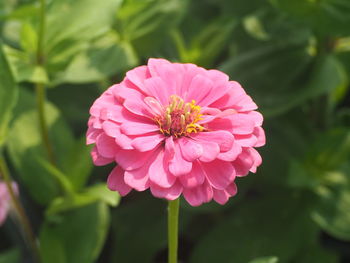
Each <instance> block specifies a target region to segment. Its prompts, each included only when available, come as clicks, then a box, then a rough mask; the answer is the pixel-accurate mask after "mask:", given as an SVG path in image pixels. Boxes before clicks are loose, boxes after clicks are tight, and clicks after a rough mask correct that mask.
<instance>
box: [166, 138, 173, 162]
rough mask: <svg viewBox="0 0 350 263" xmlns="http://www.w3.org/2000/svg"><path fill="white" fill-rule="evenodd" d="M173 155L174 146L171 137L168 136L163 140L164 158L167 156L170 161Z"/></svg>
mask: <svg viewBox="0 0 350 263" xmlns="http://www.w3.org/2000/svg"><path fill="white" fill-rule="evenodd" d="M174 155H175V144H174V140H173V137H172V136H170V137H168V138H166V139H165V156H167V158H168V160H171V159H172V158H173V157H174Z"/></svg>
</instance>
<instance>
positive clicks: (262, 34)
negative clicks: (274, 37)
mask: <svg viewBox="0 0 350 263" xmlns="http://www.w3.org/2000/svg"><path fill="white" fill-rule="evenodd" d="M243 26H244V28H245V30H246V31H247V33H249V34H250V35H251V36H253V37H255V38H256V39H258V40H268V39H269V35H268V34H267V32H266V31H265V29H264V27H263V25H262V23H261V21H260V19H259V17H257V16H254V15H249V16H246V17H245V18H244V19H243Z"/></svg>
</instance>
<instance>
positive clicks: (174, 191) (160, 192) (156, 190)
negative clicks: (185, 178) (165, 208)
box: [150, 182, 183, 200]
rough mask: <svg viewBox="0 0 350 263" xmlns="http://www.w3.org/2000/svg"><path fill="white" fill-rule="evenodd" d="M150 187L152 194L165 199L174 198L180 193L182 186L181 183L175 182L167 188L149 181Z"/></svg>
mask: <svg viewBox="0 0 350 263" xmlns="http://www.w3.org/2000/svg"><path fill="white" fill-rule="evenodd" d="M150 189H151V192H152V194H153V195H154V196H155V197H158V198H165V199H167V200H175V199H177V198H178V197H179V196H180V194H181V193H182V189H183V187H182V185H181V184H180V183H179V182H175V183H174V184H173V185H172V186H171V187H169V188H163V187H160V186H159V185H157V184H153V183H151V186H150Z"/></svg>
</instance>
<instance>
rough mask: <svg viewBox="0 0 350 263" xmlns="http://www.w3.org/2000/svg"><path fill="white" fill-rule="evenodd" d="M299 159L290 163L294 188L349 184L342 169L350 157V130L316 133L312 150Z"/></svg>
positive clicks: (290, 177) (289, 177)
mask: <svg viewBox="0 0 350 263" xmlns="http://www.w3.org/2000/svg"><path fill="white" fill-rule="evenodd" d="M304 155H305V156H301V157H300V158H299V160H298V159H292V160H291V162H290V168H289V176H288V183H289V184H290V185H291V186H293V187H298V188H302V187H306V188H309V189H311V190H313V191H315V190H317V189H318V187H324V186H329V185H331V186H337V185H343V184H344V183H346V181H347V179H346V177H347V175H346V174H344V172H343V171H342V167H343V165H344V163H346V162H347V161H348V160H349V157H350V133H349V131H348V130H347V129H332V130H329V131H327V132H325V133H321V134H318V136H315V138H314V141H311V142H309V146H308V149H307V150H306V152H305V153H304Z"/></svg>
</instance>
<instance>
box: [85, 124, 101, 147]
mask: <svg viewBox="0 0 350 263" xmlns="http://www.w3.org/2000/svg"><path fill="white" fill-rule="evenodd" d="M101 132H102V131H101V130H100V129H95V128H93V127H91V126H90V127H89V128H88V130H87V132H86V144H87V145H89V144H93V143H95V142H96V138H97V136H98V135H100V133H101Z"/></svg>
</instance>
